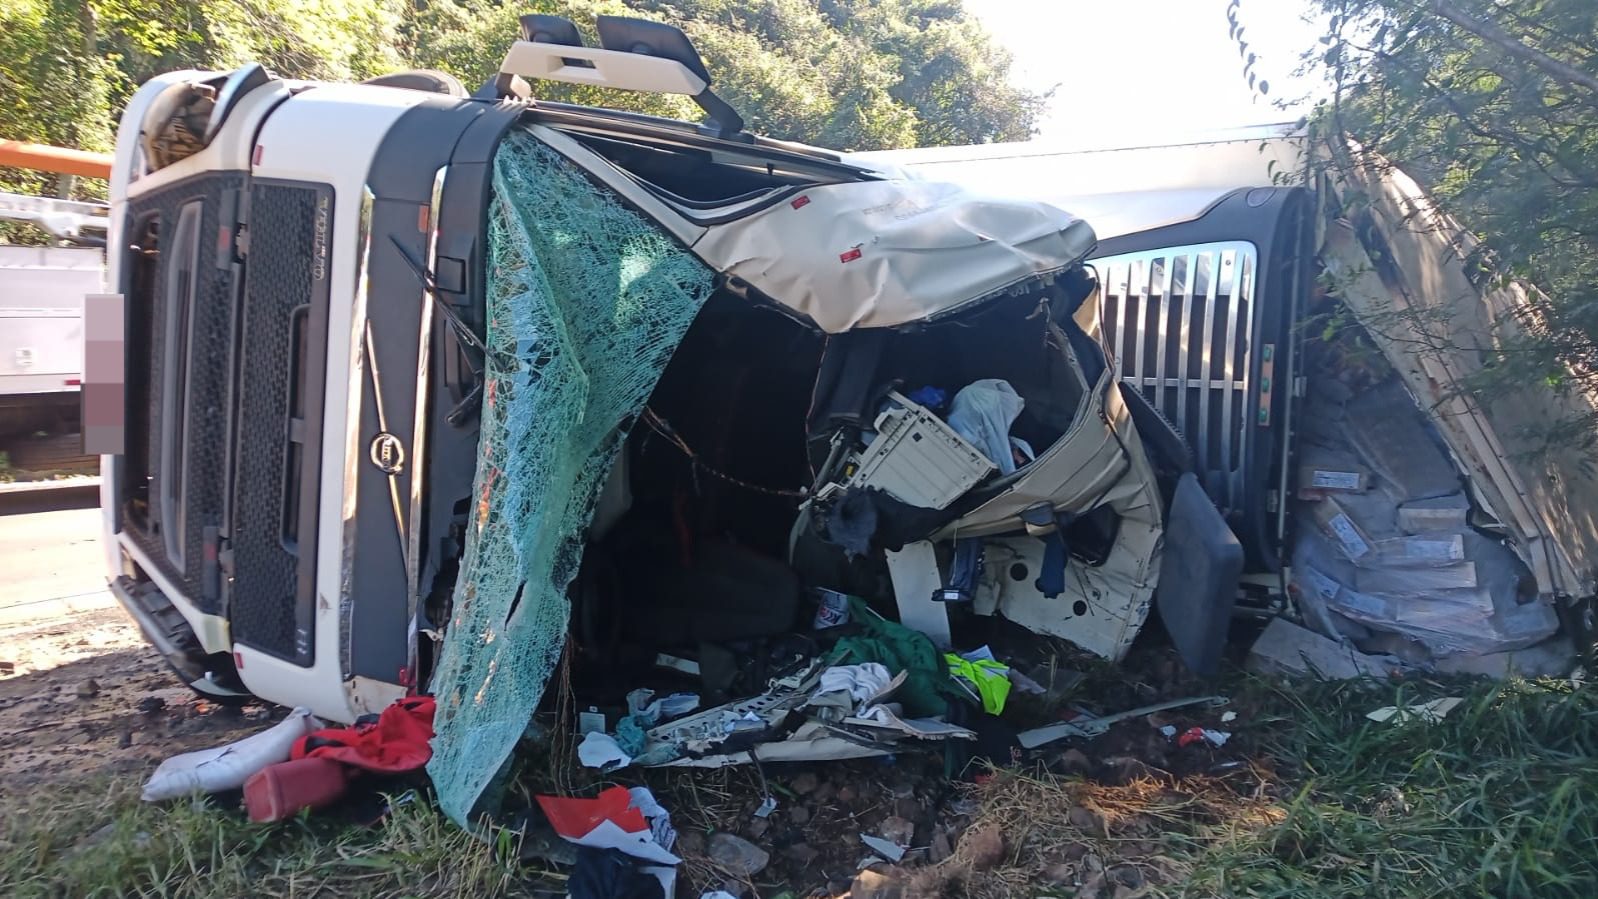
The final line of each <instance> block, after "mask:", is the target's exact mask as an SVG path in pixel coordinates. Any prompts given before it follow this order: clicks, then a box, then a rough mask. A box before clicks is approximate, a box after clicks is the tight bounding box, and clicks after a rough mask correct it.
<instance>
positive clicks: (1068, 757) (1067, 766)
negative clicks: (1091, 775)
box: [1060, 749, 1093, 774]
mask: <svg viewBox="0 0 1598 899" xmlns="http://www.w3.org/2000/svg"><path fill="white" fill-rule="evenodd" d="M1060 769H1061V770H1062V771H1064V772H1065V773H1066V774H1086V773H1088V772H1089V771H1091V770H1093V760H1092V759H1090V758H1088V755H1087V753H1085V752H1083V751H1082V750H1080V749H1067V750H1066V751H1064V752H1062V753H1060Z"/></svg>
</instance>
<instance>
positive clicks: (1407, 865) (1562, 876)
mask: <svg viewBox="0 0 1598 899" xmlns="http://www.w3.org/2000/svg"><path fill="white" fill-rule="evenodd" d="M1252 684H1253V687H1254V688H1255V690H1256V691H1257V693H1258V699H1259V700H1260V704H1259V709H1260V712H1259V713H1258V715H1257V717H1256V719H1255V720H1254V721H1253V722H1251V723H1250V725H1249V726H1250V728H1251V729H1257V730H1258V731H1259V737H1260V740H1259V745H1260V747H1261V749H1263V750H1264V751H1265V752H1267V753H1269V755H1270V756H1272V757H1274V758H1275V759H1276V760H1277V762H1278V764H1279V765H1280V768H1279V770H1280V771H1281V773H1282V775H1283V776H1284V778H1285V780H1286V781H1287V783H1286V786H1288V790H1289V791H1288V792H1287V793H1285V794H1284V796H1283V797H1282V798H1281V799H1280V800H1279V803H1278V804H1279V805H1280V807H1281V808H1282V811H1283V812H1284V813H1285V818H1284V819H1283V820H1282V821H1281V822H1280V823H1278V824H1275V825H1274V826H1270V827H1266V828H1262V829H1260V830H1258V831H1255V832H1253V833H1248V834H1236V835H1233V837H1232V838H1230V839H1226V840H1221V841H1218V842H1215V843H1212V844H1208V845H1196V846H1195V847H1194V850H1193V853H1194V855H1195V857H1196V858H1195V860H1196V866H1195V871H1194V872H1193V876H1192V879H1191V881H1190V882H1189V884H1188V887H1187V889H1186V890H1185V892H1189V893H1193V894H1199V895H1224V896H1260V897H1276V896H1330V897H1337V896H1350V897H1352V896H1361V897H1365V896H1395V897H1400V896H1402V897H1424V896H1536V897H1556V896H1571V897H1592V896H1598V694H1594V692H1593V691H1592V690H1590V689H1586V688H1578V687H1575V686H1573V685H1572V684H1570V683H1569V682H1567V681H1552V680H1550V681H1538V682H1526V681H1509V682H1505V683H1502V684H1493V683H1485V682H1464V683H1454V684H1451V685H1450V684H1444V683H1435V682H1423V683H1420V684H1418V685H1412V686H1398V687H1395V686H1392V685H1385V684H1371V683H1358V682H1351V683H1324V684H1313V683H1311V684H1305V683H1294V684H1292V685H1287V686H1280V685H1271V684H1268V683H1266V682H1263V681H1254V682H1252ZM1445 695H1454V696H1463V697H1464V698H1465V703H1464V704H1463V705H1461V706H1460V707H1458V708H1456V709H1455V710H1454V711H1453V713H1452V714H1450V715H1449V716H1447V717H1446V718H1444V719H1443V720H1442V721H1441V722H1438V723H1434V724H1428V723H1420V722H1415V723H1409V724H1400V725H1394V724H1380V723H1377V722H1373V721H1369V720H1367V719H1366V718H1365V714H1366V713H1367V712H1369V711H1372V710H1373V709H1375V708H1378V707H1380V706H1384V705H1394V704H1402V703H1412V702H1417V701H1424V700H1425V699H1430V698H1435V697H1438V696H1445Z"/></svg>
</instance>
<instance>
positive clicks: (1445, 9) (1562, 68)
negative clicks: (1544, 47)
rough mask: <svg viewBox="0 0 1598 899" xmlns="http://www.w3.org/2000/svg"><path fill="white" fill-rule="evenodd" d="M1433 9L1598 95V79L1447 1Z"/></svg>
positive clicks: (1433, 3)
mask: <svg viewBox="0 0 1598 899" xmlns="http://www.w3.org/2000/svg"><path fill="white" fill-rule="evenodd" d="M1431 7H1432V12H1435V13H1436V14H1437V15H1439V16H1442V17H1443V18H1445V19H1447V20H1448V21H1450V22H1453V23H1454V24H1455V25H1457V26H1459V27H1460V28H1463V29H1464V30H1466V31H1468V32H1470V33H1471V34H1474V35H1476V36H1477V37H1479V38H1481V39H1482V40H1484V41H1487V42H1488V43H1490V44H1493V45H1495V46H1497V47H1498V48H1499V49H1501V50H1503V51H1504V52H1505V53H1508V54H1509V55H1510V56H1513V57H1515V58H1516V59H1519V60H1521V61H1522V62H1527V63H1530V64H1531V65H1534V66H1536V67H1537V68H1539V69H1542V70H1543V71H1544V72H1546V73H1547V74H1549V75H1551V76H1553V77H1555V78H1557V79H1560V80H1561V81H1564V82H1565V83H1567V84H1576V85H1580V86H1582V87H1584V88H1586V89H1587V90H1590V91H1592V92H1593V93H1594V94H1598V78H1595V77H1593V76H1592V75H1589V74H1587V73H1586V72H1583V71H1582V70H1580V69H1578V68H1576V67H1575V66H1572V65H1569V64H1567V63H1564V62H1561V61H1560V60H1557V59H1555V58H1553V57H1552V56H1549V55H1548V54H1546V53H1544V52H1542V51H1541V50H1537V49H1536V48H1533V47H1528V46H1526V45H1525V44H1523V43H1521V42H1520V41H1518V40H1516V39H1515V38H1514V37H1513V36H1512V35H1510V34H1509V33H1507V32H1505V31H1504V30H1503V29H1502V28H1499V27H1498V26H1497V25H1496V24H1494V23H1492V22H1488V21H1480V20H1477V19H1473V18H1471V17H1470V16H1468V15H1465V14H1464V13H1463V12H1460V11H1459V10H1457V9H1455V8H1454V7H1453V6H1452V5H1450V4H1449V3H1448V2H1447V0H1431Z"/></svg>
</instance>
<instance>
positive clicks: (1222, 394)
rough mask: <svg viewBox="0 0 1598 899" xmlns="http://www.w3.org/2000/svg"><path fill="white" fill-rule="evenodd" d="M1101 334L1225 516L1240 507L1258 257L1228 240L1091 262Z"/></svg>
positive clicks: (1244, 244)
mask: <svg viewBox="0 0 1598 899" xmlns="http://www.w3.org/2000/svg"><path fill="white" fill-rule="evenodd" d="M1093 265H1094V266H1095V267H1096V268H1097V269H1098V271H1099V280H1100V283H1101V285H1102V288H1101V289H1102V291H1103V297H1104V305H1103V312H1102V314H1103V328H1104V333H1105V337H1106V339H1107V340H1108V341H1109V344H1110V346H1111V348H1112V349H1113V351H1114V353H1115V355H1116V358H1117V360H1118V361H1119V363H1120V366H1121V378H1122V380H1123V381H1126V382H1127V383H1129V384H1132V385H1134V386H1136V387H1137V388H1138V389H1139V390H1141V391H1142V392H1143V394H1144V395H1145V396H1147V397H1148V398H1149V400H1150V402H1152V403H1153V404H1154V407H1155V408H1157V409H1159V410H1160V411H1161V412H1162V413H1164V414H1165V416H1166V417H1167V418H1169V419H1170V420H1171V421H1172V423H1174V424H1175V425H1176V426H1177V428H1178V429H1179V430H1181V432H1182V435H1183V436H1184V437H1186V438H1187V440H1188V443H1189V444H1191V445H1192V448H1193V451H1194V454H1195V455H1196V456H1197V461H1198V468H1199V474H1200V478H1201V479H1202V480H1203V481H1204V484H1205V487H1206V489H1207V490H1208V492H1209V494H1210V498H1211V499H1213V500H1214V501H1215V503H1216V505H1217V506H1219V507H1220V509H1221V510H1222V512H1230V511H1233V510H1234V509H1235V508H1236V507H1237V505H1238V504H1239V503H1240V502H1241V501H1242V499H1243V497H1242V474H1241V471H1242V468H1243V464H1244V454H1245V446H1244V441H1245V440H1246V437H1247V435H1246V429H1247V427H1248V426H1249V424H1250V421H1251V419H1250V412H1249V405H1250V398H1251V395H1252V391H1251V389H1250V383H1249V380H1250V376H1249V365H1250V359H1249V347H1250V345H1251V342H1252V339H1253V321H1254V313H1255V309H1254V290H1255V280H1256V268H1257V251H1256V250H1255V247H1254V245H1253V244H1252V243H1248V242H1244V241H1229V242H1224V243H1208V244H1196V245H1192V246H1183V247H1169V248H1163V249H1159V250H1154V251H1148V252H1138V253H1126V254H1123V255H1118V256H1107V257H1104V258H1101V259H1095V260H1093Z"/></svg>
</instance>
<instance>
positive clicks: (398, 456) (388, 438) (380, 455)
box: [372, 431, 405, 474]
mask: <svg viewBox="0 0 1598 899" xmlns="http://www.w3.org/2000/svg"><path fill="white" fill-rule="evenodd" d="M372 464H373V465H376V466H377V469H378V471H381V472H383V473H384V474H399V473H400V469H402V468H404V467H405V447H404V445H402V444H401V443H400V439H399V438H398V437H395V436H394V435H393V434H390V433H389V432H387V431H378V432H377V436H376V437H373V438H372Z"/></svg>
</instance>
